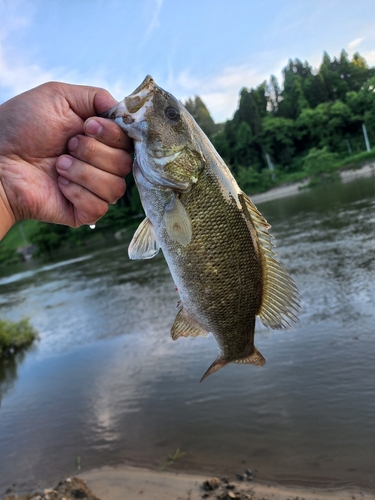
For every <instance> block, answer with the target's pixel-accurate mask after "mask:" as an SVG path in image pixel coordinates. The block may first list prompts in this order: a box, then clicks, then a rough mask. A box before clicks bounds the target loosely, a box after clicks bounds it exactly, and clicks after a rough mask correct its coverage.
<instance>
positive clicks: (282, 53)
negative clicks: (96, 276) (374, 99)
mask: <svg viewBox="0 0 375 500" xmlns="http://www.w3.org/2000/svg"><path fill="white" fill-rule="evenodd" d="M374 27H375V1H374V0H262V1H260V0H189V1H187V0H105V1H104V0H0V103H1V102H4V101H5V100H7V99H9V98H11V97H13V96H14V95H16V94H18V93H20V92H23V91H25V90H27V89H30V88H32V87H35V86H36V85H39V84H40V83H43V82H46V81H48V80H60V81H65V82H69V83H77V84H87V85H97V86H102V87H105V88H107V89H108V90H109V91H110V92H111V93H112V94H113V95H114V97H115V98H116V99H118V100H120V99H122V98H123V97H124V96H125V95H127V94H129V93H130V92H132V91H133V90H134V89H135V88H136V87H137V86H138V85H139V83H140V82H141V81H142V80H143V78H144V77H145V76H146V74H151V75H152V76H153V77H154V79H155V80H156V82H157V83H158V84H159V85H160V86H161V87H163V88H165V89H166V90H168V91H169V92H171V93H172V94H174V95H175V96H176V97H177V98H179V99H180V100H185V99H186V98H188V97H192V96H194V95H200V96H201V97H202V99H203V101H204V102H205V103H206V105H207V106H208V108H209V110H210V112H211V114H212V116H213V118H214V119H215V121H223V120H225V119H227V118H230V117H231V116H232V115H233V113H234V111H235V109H236V106H237V102H238V95H239V91H240V90H241V88H242V87H248V88H250V87H255V86H257V85H259V84H260V83H262V81H263V80H265V79H269V77H270V75H271V74H275V75H276V76H277V77H278V78H279V81H280V80H281V71H282V68H283V67H284V66H285V65H286V64H287V62H288V59H289V58H296V57H297V58H299V59H301V60H302V61H305V60H307V61H308V62H309V63H310V64H312V66H313V67H314V68H317V67H319V65H320V62H321V60H322V55H323V51H324V50H325V51H327V52H328V53H329V55H330V56H331V57H333V56H338V55H339V53H340V51H341V50H342V49H345V50H346V51H347V52H348V53H349V56H352V55H353V53H354V52H356V51H359V52H360V54H361V55H363V56H364V57H365V58H366V60H367V62H368V63H369V64H370V65H371V66H372V65H375V29H374Z"/></svg>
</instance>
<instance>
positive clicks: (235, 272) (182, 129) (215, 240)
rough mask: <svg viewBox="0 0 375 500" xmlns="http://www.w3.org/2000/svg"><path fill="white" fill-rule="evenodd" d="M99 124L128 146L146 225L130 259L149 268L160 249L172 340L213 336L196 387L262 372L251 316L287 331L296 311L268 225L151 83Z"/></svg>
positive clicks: (195, 128)
mask: <svg viewBox="0 0 375 500" xmlns="http://www.w3.org/2000/svg"><path fill="white" fill-rule="evenodd" d="M105 117H107V118H109V119H112V120H114V121H115V123H117V124H118V125H119V126H120V127H121V128H122V129H123V130H124V131H125V132H126V133H127V134H128V135H129V136H130V137H131V138H132V139H133V141H134V152H135V155H134V162H133V175H134V178H135V182H136V185H137V188H138V190H139V194H140V198H141V202H142V205H143V208H144V211H145V214H146V218H145V219H144V220H143V221H142V223H141V224H140V226H139V227H138V229H137V230H136V232H135V234H134V236H133V239H132V241H131V243H130V245H129V248H128V253H129V257H130V259H151V258H152V257H154V256H155V255H156V254H157V253H158V252H159V249H162V251H163V254H164V257H165V259H166V262H167V264H168V267H169V270H170V272H171V274H172V277H173V279H174V282H175V285H176V289H177V290H178V293H179V296H180V300H179V302H178V304H177V309H178V312H177V315H176V318H175V321H174V323H173V325H172V328H171V336H172V339H173V340H177V339H178V338H179V337H189V336H191V337H197V336H206V335H207V334H209V333H212V334H213V336H214V337H215V339H216V342H217V344H218V346H219V354H218V356H217V358H216V359H215V361H214V362H213V363H212V364H211V365H210V366H209V368H208V369H207V370H206V372H205V373H204V375H203V377H202V378H201V382H202V381H203V380H204V379H205V378H207V377H208V376H209V375H211V374H213V373H215V372H216V371H218V370H219V369H221V368H223V367H224V366H226V365H227V364H228V363H242V364H252V365H255V366H263V365H264V364H265V358H264V357H263V355H262V354H261V353H260V352H259V351H258V350H257V348H256V347H255V345H254V334H255V322H256V317H259V318H260V320H261V321H262V323H263V324H264V325H265V326H266V327H269V328H272V329H281V328H286V327H289V326H291V323H293V322H296V321H298V316H297V314H298V312H299V308H300V301H299V293H298V289H297V286H296V284H295V282H294V280H293V279H292V277H291V276H290V274H289V273H288V272H287V271H286V270H285V269H284V268H283V267H282V266H281V264H279V262H278V261H277V260H276V258H275V256H276V254H275V252H274V246H275V245H274V243H273V241H272V240H273V237H272V235H271V234H270V233H269V231H268V230H269V228H270V227H271V226H270V225H269V224H268V222H267V221H266V219H265V218H264V217H263V216H262V214H261V213H260V212H259V210H258V209H257V208H256V206H255V205H254V204H253V202H252V201H251V200H250V198H249V197H248V196H247V195H246V194H245V193H244V192H243V191H242V190H241V188H240V187H239V186H238V184H237V182H236V180H235V179H234V177H233V175H232V174H231V172H230V170H229V168H228V167H227V166H226V164H225V163H224V161H223V160H222V158H221V157H220V156H219V154H218V153H217V151H216V150H215V148H214V146H213V145H212V143H211V142H210V141H209V139H208V138H207V136H206V135H205V134H204V132H203V131H202V130H201V128H200V127H199V125H198V124H197V123H196V121H195V120H194V118H193V117H192V116H191V115H190V114H189V112H188V111H187V110H186V109H185V107H184V106H183V105H182V104H181V102H179V101H178V100H177V99H176V98H175V97H174V96H173V95H172V94H170V93H169V92H167V91H165V90H163V89H162V88H160V87H159V86H158V85H156V83H155V81H154V80H153V78H152V77H151V76H147V77H146V78H145V79H144V81H143V82H142V83H141V85H140V86H139V87H137V89H136V90H135V91H134V92H133V93H132V94H130V95H129V96H127V97H125V98H124V100H123V101H120V102H119V103H118V104H117V105H116V106H114V107H113V108H112V109H110V110H109V111H108V112H107V113H106V114H105Z"/></svg>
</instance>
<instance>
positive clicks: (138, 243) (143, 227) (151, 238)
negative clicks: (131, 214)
mask: <svg viewBox="0 0 375 500" xmlns="http://www.w3.org/2000/svg"><path fill="white" fill-rule="evenodd" d="M159 248H160V246H159V243H158V241H157V239H156V233H155V229H154V226H153V225H152V223H151V221H150V219H149V218H148V217H146V219H144V220H143V221H142V222H141V224H140V225H139V227H138V229H137V230H136V232H135V233H134V236H133V239H132V240H131V242H130V245H129V248H128V254H129V258H130V259H132V260H143V259H152V257H155V255H156V254H157V253H158V252H159Z"/></svg>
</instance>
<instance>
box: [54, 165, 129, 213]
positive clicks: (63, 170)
mask: <svg viewBox="0 0 375 500" xmlns="http://www.w3.org/2000/svg"><path fill="white" fill-rule="evenodd" d="M56 169H57V171H58V173H59V174H60V175H61V176H62V177H63V178H64V179H65V180H68V181H70V182H72V183H74V184H77V185H79V186H82V187H83V188H85V189H86V190H88V191H90V192H91V193H93V194H95V195H96V196H98V197H99V198H101V199H102V200H104V201H105V202H107V203H111V204H113V203H116V201H117V200H118V199H119V198H121V196H123V195H124V193H125V189H126V184H125V180H124V178H123V177H121V176H118V175H114V174H112V173H109V172H107V171H104V170H101V169H100V168H96V167H94V166H93V165H90V164H88V163H85V162H82V161H80V160H77V159H76V158H73V157H71V156H67V155H64V156H60V158H59V159H58V160H57V163H56Z"/></svg>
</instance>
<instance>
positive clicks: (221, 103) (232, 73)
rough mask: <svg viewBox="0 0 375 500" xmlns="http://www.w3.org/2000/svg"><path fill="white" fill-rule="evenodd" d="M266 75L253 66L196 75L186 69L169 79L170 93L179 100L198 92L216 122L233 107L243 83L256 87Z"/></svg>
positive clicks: (230, 112)
mask: <svg viewBox="0 0 375 500" xmlns="http://www.w3.org/2000/svg"><path fill="white" fill-rule="evenodd" d="M268 78H269V75H267V76H266V75H263V74H261V73H260V72H258V71H257V70H255V69H254V68H253V67H250V66H246V65H241V66H227V67H224V68H223V69H222V70H221V71H220V72H218V73H216V74H215V75H213V76H210V77H205V78H198V77H196V76H192V75H191V74H190V73H189V72H188V71H183V72H182V73H180V74H179V76H178V77H177V78H176V79H175V81H174V82H170V86H171V88H172V89H174V94H175V95H176V96H178V97H179V98H180V99H181V100H183V101H184V100H186V99H187V98H188V97H192V95H199V96H200V97H201V98H202V99H203V101H204V103H205V104H206V105H207V108H208V109H209V111H210V113H211V115H212V117H213V119H214V120H215V121H216V122H221V121H225V120H227V119H228V118H230V117H231V116H232V115H233V113H234V111H235V110H236V108H237V104H238V97H239V92H240V90H241V89H242V88H243V87H244V86H245V87H248V88H252V87H256V86H258V85H260V84H261V83H262V81H264V80H266V79H268Z"/></svg>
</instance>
